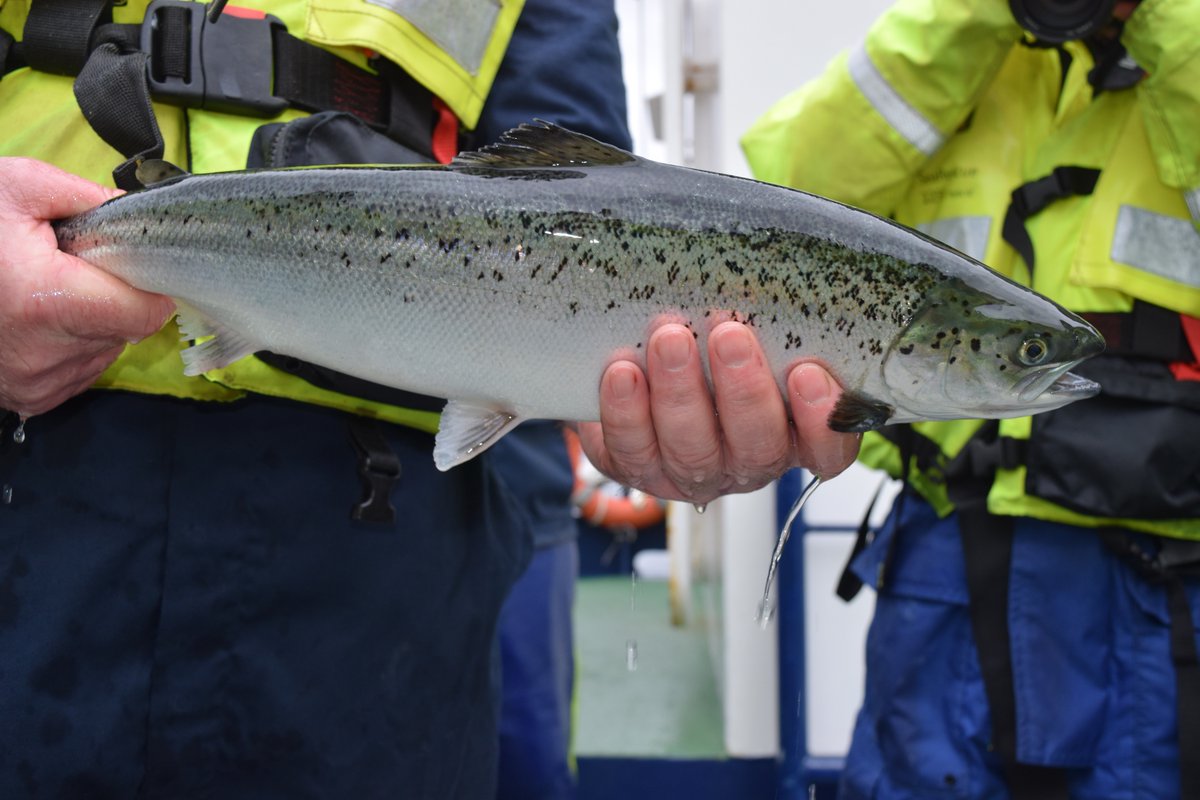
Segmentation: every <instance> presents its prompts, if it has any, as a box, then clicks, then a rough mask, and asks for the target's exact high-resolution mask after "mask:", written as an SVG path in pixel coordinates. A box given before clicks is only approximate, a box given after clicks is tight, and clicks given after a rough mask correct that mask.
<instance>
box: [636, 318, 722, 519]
mask: <svg viewBox="0 0 1200 800" xmlns="http://www.w3.org/2000/svg"><path fill="white" fill-rule="evenodd" d="M647 349H648V352H647V356H646V368H647V375H648V378H649V381H650V412H651V415H652V416H653V418H654V430H655V434H656V436H657V438H658V449H659V451H660V452H661V453H662V464H663V471H664V472H666V473H667V475H668V476H670V477H671V478H672V479H673V480H674V482H675V484H676V486H677V487H678V488H679V490H680V491H681V492H682V493H683V494H684V495H685V496H688V497H692V496H704V495H709V494H711V490H712V488H713V487H715V486H716V485H718V484H719V483H720V481H721V473H722V470H723V466H722V457H721V431H720V427H719V425H718V422H717V416H716V412H715V410H714V408H713V401H712V395H711V393H710V391H709V388H708V382H707V381H706V380H705V378H704V369H703V367H702V366H701V363H700V352H699V349H698V348H697V347H696V341H695V337H694V336H693V334H692V332H691V331H690V330H688V329H687V328H686V327H684V326H682V325H676V324H670V325H664V326H662V327H661V328H659V329H658V330H656V331H655V332H654V333H653V334H651V336H650V342H649V345H648V348H647Z"/></svg>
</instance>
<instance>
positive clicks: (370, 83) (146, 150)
mask: <svg viewBox="0 0 1200 800" xmlns="http://www.w3.org/2000/svg"><path fill="white" fill-rule="evenodd" d="M213 16H218V19H217V20H216V21H213V20H212V19H211V16H210V15H209V14H207V13H206V8H205V6H204V5H203V4H202V3H198V2H189V1H187V0H155V2H153V3H151V4H150V6H149V7H148V8H147V11H146V19H145V21H144V22H143V24H142V25H140V26H115V25H112V24H111V22H110V20H111V8H110V0H33V2H32V5H31V8H30V12H29V16H28V18H27V21H26V27H25V33H24V40H23V41H22V42H12V41H11V40H12V37H11V36H8V37H7V40H0V48H2V49H0V57H2V58H0V63H2V64H3V66H4V69H5V70H8V69H13V68H16V67H17V66H21V65H22V64H24V63H26V62H27V63H28V64H29V65H30V66H32V67H34V68H35V69H41V70H44V71H49V72H55V73H58V74H68V75H79V76H80V79H81V80H80V81H77V84H78V83H82V88H80V86H78V85H77V88H76V97H77V98H78V99H79V102H80V106H81V108H83V110H84V115H85V116H86V117H87V118H88V120H89V122H91V123H92V125H93V127H94V128H95V129H96V132H97V134H98V135H99V136H100V137H101V138H102V139H104V140H105V141H106V142H108V143H109V144H110V145H112V146H113V147H114V148H115V149H117V150H118V151H120V152H121V154H122V155H124V156H125V157H126V158H127V159H129V160H128V161H127V162H126V163H125V164H123V165H121V167H119V168H118V170H117V171H116V172H115V173H114V175H115V176H117V175H119V176H120V178H119V179H118V185H120V186H122V188H126V189H129V188H135V187H136V184H135V183H130V181H131V180H132V179H131V178H130V177H129V176H131V175H132V172H133V169H134V168H133V167H132V166H131V165H132V164H134V162H135V161H136V159H139V158H145V157H158V156H161V150H160V149H159V148H161V146H162V142H161V136H160V135H159V132H158V129H157V125H156V124H155V125H149V124H147V121H146V119H145V114H143V113H142V109H143V108H145V107H148V106H149V103H150V98H151V97H153V98H154V99H155V100H161V101H164V102H169V103H175V104H177V105H183V106H187V107H195V108H206V109H210V110H216V111H224V112H227V113H235V114H243V115H252V116H262V117H270V116H274V115H276V114H278V113H279V112H281V111H283V110H284V109H285V108H288V107H289V106H290V107H294V108H299V109H302V110H305V111H313V112H315V111H346V112H349V113H351V114H354V115H355V116H357V117H359V118H360V119H362V120H363V121H364V122H366V123H367V124H368V125H370V126H371V127H373V128H375V129H376V130H380V131H382V132H384V133H386V134H387V135H389V136H390V137H392V138H393V139H395V140H396V141H399V142H400V143H401V144H403V145H405V146H406V147H409V148H410V149H412V150H414V151H416V152H418V153H424V154H428V155H429V157H430V158H431V159H432V143H431V136H432V132H433V128H434V124H435V122H436V112H435V109H434V105H433V95H432V93H431V92H429V90H427V89H425V88H424V87H423V86H422V85H421V84H420V83H418V82H417V81H416V80H415V79H414V78H412V77H411V76H409V75H408V74H407V73H405V72H404V71H403V70H401V69H399V68H398V67H395V66H394V65H392V64H391V63H390V62H388V61H387V60H386V59H376V60H375V61H374V62H373V66H375V67H376V68H377V72H378V74H376V73H374V72H371V71H369V70H364V69H360V68H358V67H356V66H354V65H353V64H351V63H349V62H347V61H345V60H343V59H341V58H339V57H338V56H336V55H334V54H333V53H330V52H329V51H327V50H324V49H322V48H320V47H317V46H316V45H312V44H309V43H308V42H305V41H303V40H301V39H298V38H296V37H294V36H292V35H290V34H289V33H288V32H287V30H286V29H285V28H284V27H283V24H282V23H281V22H280V21H279V20H278V19H276V18H274V17H271V16H269V15H267V16H264V17H262V18H250V17H243V16H238V15H233V14H229V13H226V14H220V15H213ZM105 44H113V45H115V47H116V52H113V50H112V48H106V50H107V52H106V53H104V54H102V55H101V56H100V57H99V62H98V64H96V65H95V66H93V64H92V62H93V60H94V58H93V56H94V54H95V53H97V52H98V51H99V50H100V49H101V48H102V47H104V45H105ZM138 51H140V53H139V52H138ZM117 56H120V57H122V59H123V62H124V63H122V64H120V65H119V66H118V65H117V64H115V63H114V61H115V59H116V57H117ZM135 66H136V67H137V68H140V69H142V71H143V73H144V75H143V78H142V82H143V83H145V84H146V86H145V87H144V88H141V87H138V86H137V81H136V75H135ZM114 75H115V76H118V80H119V86H118V88H117V92H116V93H114V95H113V96H115V97H118V98H119V100H120V101H121V102H129V103H130V104H131V106H133V107H134V109H135V110H134V111H133V112H131V113H132V114H133V118H132V120H128V121H122V120H121V119H120V116H121V114H120V110H119V109H116V110H115V111H110V109H109V108H107V106H110V105H112V103H113V102H116V101H114V100H112V99H111V98H110V97H106V95H108V94H109V93H108V92H106V91H104V89H105V81H106V80H108V79H109V78H112V77H113V76H114Z"/></svg>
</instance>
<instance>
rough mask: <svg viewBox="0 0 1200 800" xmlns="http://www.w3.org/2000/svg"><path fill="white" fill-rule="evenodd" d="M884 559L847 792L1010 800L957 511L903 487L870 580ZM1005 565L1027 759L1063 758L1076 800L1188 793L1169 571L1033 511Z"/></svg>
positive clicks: (1196, 609) (910, 798) (1199, 588)
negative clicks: (1160, 577) (1140, 568)
mask: <svg viewBox="0 0 1200 800" xmlns="http://www.w3.org/2000/svg"><path fill="white" fill-rule="evenodd" d="M1145 544H1146V546H1147V547H1150V546H1151V544H1152V543H1151V542H1149V541H1147V542H1146V543H1145ZM885 560H886V561H888V567H887V572H886V579H885V581H884V585H883V586H882V587H881V588H880V590H879V592H878V595H877V599H876V605H875V618H874V620H873V622H872V623H871V629H870V633H869V635H868V638H867V653H866V659H867V680H866V692H865V696H864V699H863V706H862V709H861V710H860V712H859V715H858V721H857V725H856V727H855V730H854V738H853V742H852V743H851V745H850V752H849V754H848V755H847V757H846V766H845V771H844V772H843V775H842V785H841V791H840V792H839V794H838V797H839V798H841V800H932V799H933V798H945V799H946V800H950V798H962V800H975V799H976V798H988V799H989V800H1004V798H1007V797H1008V796H1009V795H1008V789H1007V787H1006V784H1005V781H1004V764H1003V762H1002V761H1001V760H1000V758H999V757H998V756H997V755H996V753H995V752H994V750H993V748H992V747H991V743H990V742H991V717H990V712H989V709H988V701H987V695H986V693H985V691H984V686H983V679H982V677H981V675H980V670H979V658H978V654H977V652H976V649H975V640H974V634H973V632H972V628H971V619H970V614H969V611H968V607H967V596H968V595H967V585H966V571H965V567H964V562H963V551H962V538H961V534H960V532H959V529H958V515H957V514H951V515H950V516H949V517H946V518H945V519H939V518H938V517H937V515H936V514H935V513H934V511H933V509H932V508H931V507H930V506H929V505H928V504H927V503H926V502H924V501H923V500H922V499H920V498H919V497H918V496H916V495H914V494H909V495H907V496H906V497H905V499H904V502H903V503H902V504H897V507H896V508H895V509H893V512H892V516H891V517H890V518H889V520H888V522H887V524H885V525H884V527H883V528H882V529H881V530H880V532H879V535H877V536H876V537H875V539H874V541H873V542H872V543H871V545H870V546H869V547H868V548H867V549H866V550H865V551H864V552H863V553H862V554H861V555H860V556H859V557H858V559H857V560H856V561H855V564H854V567H855V572H856V573H857V574H858V575H859V576H860V577H862V578H863V579H864V580H867V581H868V582H870V583H874V582H875V578H876V576H877V575H878V574H879V566H880V565H881V564H882V563H883V562H884V561H885ZM1009 580H1010V586H1009V597H1008V625H1009V635H1010V640H1011V646H1012V666H1013V684H1014V685H1013V690H1014V695H1015V705H1016V720H1017V736H1018V747H1017V756H1018V758H1019V760H1020V761H1021V762H1022V763H1025V764H1031V765H1036V766H1049V767H1062V768H1064V769H1065V770H1066V777H1067V781H1068V783H1069V789H1070V794H1071V797H1072V798H1073V800H1113V798H1128V800H1163V799H1164V798H1177V797H1179V791H1180V789H1179V759H1180V753H1179V746H1178V738H1177V736H1178V734H1177V729H1176V721H1177V712H1176V693H1175V668H1174V665H1173V664H1172V661H1171V653H1170V649H1171V625H1170V615H1169V613H1168V603H1167V596H1166V591H1165V589H1164V588H1163V586H1161V585H1156V584H1151V583H1149V582H1147V581H1146V580H1145V579H1143V578H1142V577H1141V576H1139V575H1138V574H1137V573H1136V572H1135V571H1134V570H1133V569H1131V568H1130V567H1129V566H1128V564H1126V563H1125V561H1124V560H1122V559H1121V558H1120V557H1118V556H1116V555H1114V554H1113V553H1111V552H1110V551H1109V549H1108V548H1107V547H1106V546H1105V545H1104V543H1103V542H1102V541H1101V539H1100V537H1099V536H1097V535H1096V533H1095V531H1091V530H1087V529H1084V528H1077V527H1073V526H1070V525H1061V524H1056V523H1052V522H1045V521H1042V520H1035V519H1022V518H1018V519H1017V520H1016V521H1015V530H1014V535H1013V552H1012V566H1011V569H1010V572H1009ZM1187 593H1188V598H1189V602H1190V604H1191V609H1192V617H1193V620H1196V619H1200V582H1198V581H1196V580H1193V579H1189V580H1188V582H1187ZM1183 756H1184V757H1185V758H1196V757H1197V754H1195V753H1185V754H1183Z"/></svg>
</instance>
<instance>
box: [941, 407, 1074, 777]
mask: <svg viewBox="0 0 1200 800" xmlns="http://www.w3.org/2000/svg"><path fill="white" fill-rule="evenodd" d="M998 431H999V425H998V423H996V422H995V421H994V420H992V421H989V422H988V423H986V424H985V425H984V427H983V428H981V429H980V430H979V432H977V433H976V434H975V436H974V437H973V438H972V439H971V440H970V441H969V442H968V443H967V446H966V447H965V448H964V449H963V451H962V452H961V453H959V455H958V456H956V457H955V459H954V461H952V462H951V463H950V464H949V465H947V469H946V490H947V494H948V495H949V497H950V501H951V502H952V503H953V504H954V508H955V511H956V512H957V514H958V527H959V532H960V535H961V538H962V548H963V561H964V565H965V568H966V576H967V593H968V597H969V602H968V609H969V613H970V617H971V630H972V632H973V634H974V638H975V649H976V651H977V652H978V654H979V670H980V673H981V675H982V677H983V687H984V692H985V693H986V695H987V699H988V709H989V710H990V712H991V717H992V746H993V747H994V748H995V750H996V752H998V753H999V754H1000V755H1001V756H1002V757H1003V758H1004V761H1005V777H1006V779H1007V783H1008V788H1009V794H1010V796H1011V797H1012V800H1068V798H1069V797H1070V793H1069V792H1068V789H1067V778H1066V771H1065V770H1063V769H1058V768H1054V767H1042V766H1031V765H1028V764H1021V763H1018V762H1017V760H1016V758H1017V707H1016V694H1015V691H1014V688H1013V668H1012V645H1011V640H1010V638H1009V631H1008V588H1009V575H1010V574H1011V566H1012V547H1013V519H1012V517H1001V516H996V515H993V514H990V513H988V509H987V496H988V490H989V489H990V488H991V485H992V481H993V479H994V477H995V472H996V468H997V467H999V466H1000V461H1001V460H1002V450H1001V449H1000V447H998V446H997V444H996V443H997V442H999V441H1002V439H1001V437H999V436H998Z"/></svg>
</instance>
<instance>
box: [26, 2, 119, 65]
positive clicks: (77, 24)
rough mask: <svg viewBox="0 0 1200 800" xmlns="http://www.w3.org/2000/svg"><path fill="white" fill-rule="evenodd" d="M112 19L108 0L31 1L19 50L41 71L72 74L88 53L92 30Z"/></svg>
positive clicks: (84, 60)
mask: <svg viewBox="0 0 1200 800" xmlns="http://www.w3.org/2000/svg"><path fill="white" fill-rule="evenodd" d="M110 22H112V2H111V0H51V1H50V2H46V0H42V2H36V3H33V4H32V5H31V6H30V8H29V16H27V17H26V18H25V31H24V33H23V34H22V36H21V50H22V53H23V55H24V57H25V61H26V63H28V65H29V66H30V67H32V68H33V69H36V70H39V71H41V72H52V73H54V74H56V75H75V74H78V72H79V70H81V69H83V65H84V63H85V62H86V61H87V59H88V54H89V53H91V39H92V33H93V32H94V31H95V30H96V28H97V27H98V26H100V25H102V24H105V23H110Z"/></svg>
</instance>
